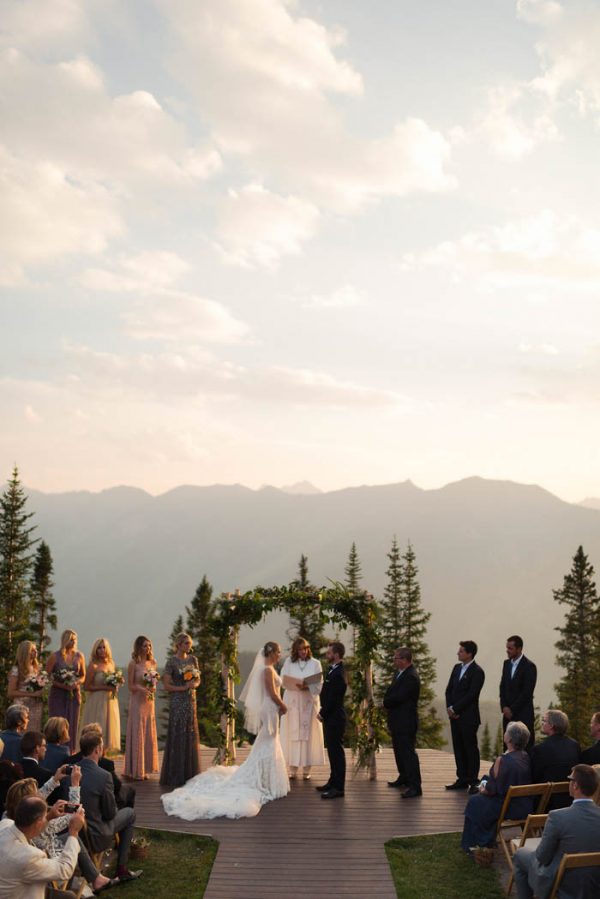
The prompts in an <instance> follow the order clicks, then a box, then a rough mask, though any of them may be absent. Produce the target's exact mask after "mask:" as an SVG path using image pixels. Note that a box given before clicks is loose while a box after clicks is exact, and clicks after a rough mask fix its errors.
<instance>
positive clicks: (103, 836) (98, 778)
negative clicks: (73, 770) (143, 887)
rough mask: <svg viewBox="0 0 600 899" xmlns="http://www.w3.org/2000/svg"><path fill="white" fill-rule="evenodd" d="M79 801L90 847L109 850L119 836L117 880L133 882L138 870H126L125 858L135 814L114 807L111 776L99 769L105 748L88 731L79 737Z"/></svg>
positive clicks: (97, 849)
mask: <svg viewBox="0 0 600 899" xmlns="http://www.w3.org/2000/svg"><path fill="white" fill-rule="evenodd" d="M79 745H80V747H81V755H82V758H81V773H82V778H81V802H82V805H83V807H84V809H85V816H86V821H87V828H88V838H89V841H90V846H91V848H92V850H93V851H94V852H101V851H102V850H104V849H109V848H110V847H111V846H112V845H113V843H114V839H115V835H116V834H119V845H118V848H117V877H118V878H119V880H120V881H125V880H134V879H135V878H136V877H139V876H140V874H141V873H142V872H141V871H129V869H128V867H127V859H128V857H129V846H130V844H131V838H132V836H133V825H134V823H135V811H134V810H133V809H132V808H122V809H119V808H117V803H116V800H115V793H114V788H113V782H112V777H111V776H110V774H109V773H108V771H104V770H103V769H102V768H100V767H99V765H98V762H99V761H100V759H101V758H102V752H103V749H104V745H103V742H102V736H101V734H99V733H97V732H94V731H90V732H89V733H86V734H82V736H81V740H80V741H79Z"/></svg>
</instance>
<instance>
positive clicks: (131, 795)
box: [69, 722, 135, 808]
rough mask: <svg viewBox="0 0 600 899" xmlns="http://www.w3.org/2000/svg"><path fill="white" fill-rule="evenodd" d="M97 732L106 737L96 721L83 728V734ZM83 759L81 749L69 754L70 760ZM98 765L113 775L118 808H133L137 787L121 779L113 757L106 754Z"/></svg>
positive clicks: (77, 760) (78, 760)
mask: <svg viewBox="0 0 600 899" xmlns="http://www.w3.org/2000/svg"><path fill="white" fill-rule="evenodd" d="M92 732H93V733H97V734H100V736H101V737H104V734H103V733H102V728H101V727H100V725H99V724H97V723H96V722H93V723H91V724H86V725H84V727H83V728H82V730H81V736H83V735H84V734H88V733H92ZM80 761H81V750H80V751H79V752H76V753H75V754H74V755H71V756H69V762H71V763H73V762H77V763H79V762H80ZM98 765H99V767H100V768H103V769H104V771H108V773H109V774H110V776H111V777H112V782H113V788H114V791H115V799H116V800H117V806H118V808H133V807H134V805H135V788H134V787H132V786H129V785H127V784H124V783H123V782H122V781H121V778H120V777H119V775H118V774H117V772H116V771H115V763H114V762H113V760H112V759H107V758H106V756H105V755H103V756H102V758H101V759H100V760H99V761H98Z"/></svg>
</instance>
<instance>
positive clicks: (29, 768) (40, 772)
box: [19, 759, 54, 787]
mask: <svg viewBox="0 0 600 899" xmlns="http://www.w3.org/2000/svg"><path fill="white" fill-rule="evenodd" d="M19 764H20V765H21V768H22V769H23V774H24V775H25V777H33V778H34V779H35V780H36V781H37V785H38V787H43V786H44V784H45V783H47V782H48V781H49V780H50V778H51V777H53V776H54V775H53V772H52V771H50V770H49V769H48V768H43V767H42V766H41V765H40V764H39V762H36V760H35V759H21V761H20V762H19Z"/></svg>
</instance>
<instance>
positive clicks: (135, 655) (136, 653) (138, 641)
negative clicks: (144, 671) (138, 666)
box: [131, 634, 156, 664]
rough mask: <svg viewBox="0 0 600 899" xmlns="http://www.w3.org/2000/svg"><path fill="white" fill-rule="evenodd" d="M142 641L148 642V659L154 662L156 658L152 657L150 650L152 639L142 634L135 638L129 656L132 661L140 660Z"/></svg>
mask: <svg viewBox="0 0 600 899" xmlns="http://www.w3.org/2000/svg"><path fill="white" fill-rule="evenodd" d="M144 643H149V644H150V649H149V650H148V657H147V658H148V661H149V662H154V663H155V664H156V659H155V658H154V653H153V651H152V640H151V639H150V637H145V636H144V635H143V634H140V636H139V637H136V638H135V643H134V644H133V652H132V653H131V658H132V659H133V661H134V662H141V661H142V646H143V645H144Z"/></svg>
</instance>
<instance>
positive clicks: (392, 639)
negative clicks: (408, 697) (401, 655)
mask: <svg viewBox="0 0 600 899" xmlns="http://www.w3.org/2000/svg"><path fill="white" fill-rule="evenodd" d="M387 557H388V559H389V560H390V564H389V567H388V569H387V571H386V574H387V576H388V581H387V584H386V586H385V587H384V590H383V599H382V601H381V610H382V614H381V628H380V631H381V643H380V652H379V659H378V662H379V664H378V667H379V672H378V680H379V689H378V691H377V692H378V695H379V698H380V699H383V694H384V693H385V691H386V689H387V687H388V684H389V683H390V681H391V680H392V678H393V677H394V674H395V673H396V669H395V668H394V662H393V657H394V651H395V650H396V649H398V647H399V646H402V645H404V644H403V642H402V640H403V636H402V634H403V630H402V584H403V574H402V559H401V557H400V549H399V547H398V540H397V538H396V537H394V539H393V540H392V546H391V549H390V551H389V553H388V554H387Z"/></svg>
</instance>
